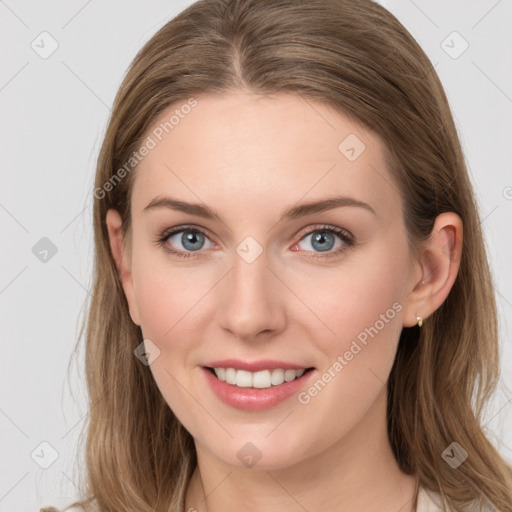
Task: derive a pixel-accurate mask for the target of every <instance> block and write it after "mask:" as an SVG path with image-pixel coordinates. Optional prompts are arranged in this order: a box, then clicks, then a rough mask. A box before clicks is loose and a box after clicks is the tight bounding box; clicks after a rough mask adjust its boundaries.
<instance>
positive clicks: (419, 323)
mask: <svg viewBox="0 0 512 512" xmlns="http://www.w3.org/2000/svg"><path fill="white" fill-rule="evenodd" d="M416 320H417V321H418V327H421V326H422V325H423V318H422V317H421V316H417V317H416Z"/></svg>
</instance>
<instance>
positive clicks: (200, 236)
mask: <svg viewBox="0 0 512 512" xmlns="http://www.w3.org/2000/svg"><path fill="white" fill-rule="evenodd" d="M310 236H312V239H311V241H310V246H311V247H312V248H313V251H311V250H309V249H308V250H304V251H303V252H313V253H316V254H314V255H313V256H312V257H313V258H325V257H330V256H336V255H339V254H340V253H342V252H343V251H345V250H346V249H347V248H348V247H350V246H352V245H354V239H353V237H352V235H351V234H350V233H348V231H345V230H344V229H341V228H337V227H335V226H329V225H322V226H315V227H314V228H313V229H310V230H309V231H308V232H306V233H305V234H304V235H303V236H302V238H301V239H300V241H299V242H298V243H296V244H295V245H294V246H293V247H292V250H293V251H297V249H296V247H299V244H300V243H301V242H302V241H303V240H305V239H306V238H307V237H310ZM336 238H338V239H339V240H341V243H339V244H338V246H337V247H336V248H335V249H336V250H334V251H333V250H332V249H333V247H334V246H335V244H336ZM173 239H174V240H173ZM205 241H209V243H210V247H206V248H211V247H212V246H213V245H214V244H213V243H212V242H211V241H210V240H209V238H208V237H207V236H206V235H205V233H203V231H201V230H200V229H198V228H195V227H193V226H181V227H179V228H176V229H174V230H172V231H166V232H165V233H163V234H162V235H161V236H160V237H159V238H158V239H157V240H156V242H157V244H158V245H161V246H162V247H163V248H164V250H165V251H166V252H168V253H170V254H173V255H175V256H178V257H181V258H191V257H194V256H195V255H194V253H199V252H201V249H204V248H205V247H204V246H205ZM179 244H181V246H182V248H180V247H178V249H177V250H176V249H174V248H173V247H176V246H177V245H178V246H179ZM322 253H325V254H322Z"/></svg>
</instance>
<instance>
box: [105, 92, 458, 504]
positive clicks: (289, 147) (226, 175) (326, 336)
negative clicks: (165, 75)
mask: <svg viewBox="0 0 512 512" xmlns="http://www.w3.org/2000/svg"><path fill="white" fill-rule="evenodd" d="M196 99H197V100H198V105H197V107H196V108H195V109H193V110H192V112H191V113H190V114H188V115H187V116H185V118H184V119H182V120H180V123H179V124H178V125H177V126H175V127H174V129H173V130H172V132H170V133H169V134H168V135H167V136H166V137H165V138H164V139H163V140H162V141H161V142H159V144H158V145H157V146H156V147H155V148H154V149H153V150H152V151H151V152H150V153H149V154H148V155H147V156H146V157H145V158H144V159H143V160H142V162H141V163H140V164H139V166H138V169H137V174H136V179H135V182H134V188H133V192H132V197H131V212H132V222H133V224H132V237H131V240H130V242H129V244H128V245H127V247H125V248H123V237H122V233H121V219H120V216H119V214H118V212H116V211H115V210H109V212H108V214H107V217H106V221H107V225H108V230H109V236H110V243H111V248H112V253H113V255H114V258H115V261H116V264H117V267H118V270H119V273H120V275H121V280H122V283H123V288H124V291H125V293H126V297H127V300H128V304H129V308H130V315H131V317H132V320H133V321H134V322H135V323H136V324H137V325H140V326H141V329H142V332H143V335H144V338H145V339H148V338H149V339H150V340H151V341H152V342H153V343H154V344H155V345H157V346H158V348H159V350H160V355H159V356H158V357H157V358H156V359H155V360H154V362H152V364H151V365H150V367H149V368H150V370H151V372H152V374H153V376H154V378H155V381H156V383H157V385H158V387H159V389H160V390H161V392H162V395H163V396H164V398H165V400H166V401H167V403H168V404H169V406H170V407H171V409H172V410H173V411H174V413H175V414H176V416H177V417H178V418H179V420H180V421H181V422H182V423H183V425H184V426H185V427H186V428H187V430H188V431H189V432H190V433H191V434H192V436H193V437H194V440H195V446H196V450H197V454H198V466H197V468H196V470H195V472H194V474H193V477H192V480H191V482H190V485H189V487H188V490H187V496H186V510H189V508H194V509H195V510H198V511H203V510H208V511H210V512H219V511H222V512H230V511H235V510H236V511H238V510H241V509H246V510H254V511H260V510H262V511H263V510H265V511H266V512H273V511H278V510H279V512H288V511H290V512H291V511H296V510H301V507H303V509H305V510H337V511H340V512H343V511H349V510H365V511H370V512H372V511H379V512H386V511H392V512H396V511H397V510H402V511H406V510H411V500H412V499H413V496H414V486H415V480H414V478H413V476H408V475H405V474H403V473H402V472H401V471H400V469H399V468H398V465H397V463H396V461H395V458H394V456H393V453H392V451H391V447H390V444H389V441H388V438H387V433H386V399H387V391H386V382H387V379H388V375H389V373H390V370H391V367H392V364H393V361H394V357H395V353H396V349H397V345H398V340H399V335H400V332H401V330H402V327H404V326H405V327H410V326H413V325H415V324H416V323H417V320H416V317H417V316H418V315H421V316H422V317H423V319H424V320H423V321H424V322H428V316H429V315H431V314H432V313H433V312H434V311H435V310H436V309H437V308H438V307H439V306H440V305H441V304H442V302H443V301H444V300H445V298H446V296H447V295H448V293H449V291H450V289H451V287H452V285H453V282H454V280H455V277H456V274H457V271H458V267H459V261H460V253H461V247H462V222H461V220H460V218H459V217H458V216H457V215H456V214H454V213H444V214H442V215H440V216H439V217H438V218H437V219H436V222H435V225H434V228H433V231H432V235H431V237H430V238H429V239H428V240H427V241H426V242H425V243H424V244H423V245H422V246H421V251H420V252H419V253H418V254H416V255H413V254H412V253H411V251H410V250H409V246H408V243H407V234H406V230H405V225H404V222H403V213H402V205H403V203H402V200H401V197H400V195H399V193H398V187H397V186H396V185H394V184H393V178H392V176H391V174H390V173H389V171H388V169H386V165H385V161H384V145H383V143H382V141H381V140H380V138H379V137H377V136H376V135H375V134H373V133H372V132H370V131H368V130H366V129H364V128H363V127H362V126H360V125H359V124H357V123H355V122H354V121H351V120H349V119H348V118H346V117H345V116H342V115H341V114H340V113H338V112H336V111H334V110H332V109H331V108H329V107H327V106H325V105H323V104H321V103H315V102H312V101H309V100H308V101H305V100H304V99H302V98H301V97H300V96H297V95H293V94H278V95H274V96H270V97H262V96H256V95H253V94H249V93H246V92H242V91H240V92H230V93H229V94H226V95H224V96H222V97H212V96H199V97H196ZM178 107H179V105H178ZM175 108H177V105H173V106H172V107H171V108H170V109H169V110H168V112H166V113H165V114H163V115H162V117H161V119H159V120H157V122H156V123H155V126H156V125H158V124H159V123H160V122H162V121H164V120H166V119H168V118H169V115H170V114H169V113H170V112H171V111H172V110H174V109H175ZM150 133H151V131H149V132H148V134H150ZM349 134H355V135H356V136H357V137H358V138H359V139H360V140H361V141H362V142H363V143H364V145H365V150H364V152H362V153H361V154H360V156H359V157H358V158H357V159H356V160H354V161H349V160H348V159H347V158H346V157H345V156H344V154H342V153H341V152H340V150H339V149H338V146H339V144H340V142H342V141H343V140H344V139H345V138H346V137H347V136H348V135H349ZM337 194H339V195H342V194H343V195H347V196H351V197H353V198H356V199H358V200H360V201H364V202H365V203H367V204H369V205H370V206H371V207H372V208H373V209H374V211H375V214H373V213H371V212H370V211H368V210H366V209H364V208H360V207H355V206H344V207H338V208H335V209H332V210H328V211H324V212H319V213H313V214H310V215H308V216H307V217H303V218H298V219H294V220H285V221H282V222H279V218H280V215H281V213H282V212H283V211H284V210H285V209H287V208H289V207H292V206H295V205H296V204H297V203H299V202H300V203H303V202H309V201H315V200H320V199H324V198H327V197H331V196H333V195H337ZM163 195H169V196H173V197H174V198H178V199H180V200H182V201H186V202H193V203H201V204H205V205H207V206H208V207H209V208H211V209H213V210H214V211H216V212H217V213H218V214H219V216H220V218H221V219H222V220H219V219H203V218H201V217H198V216H195V215H192V214H188V213H183V212H177V211H174V210H171V209H168V208H155V209H151V210H147V211H145V212H143V209H144V207H145V206H146V205H148V204H149V202H150V201H151V200H152V199H154V198H155V197H157V196H163ZM187 224H191V225H193V226H194V227H195V228H198V229H201V230H202V231H203V232H204V233H205V235H206V238H205V239H204V244H203V246H202V248H200V250H199V251H195V252H194V251H193V250H192V251H191V250H188V251H187V249H186V248H185V247H184V246H183V245H182V243H181V235H182V233H179V234H178V235H177V236H176V235H174V236H172V237H171V238H168V239H167V241H166V243H167V245H173V246H174V248H175V249H176V250H178V251H182V252H185V253H186V252H188V253H191V254H192V257H190V258H189V259H184V258H180V257H178V256H174V255H172V254H169V253H167V252H166V251H165V250H164V248H163V247H162V246H159V245H158V244H156V243H155V240H156V239H157V238H158V237H159V236H160V235H161V234H162V233H163V232H164V231H165V230H168V229H169V228H172V227H175V226H182V225H187ZM323 224H329V225H333V226H335V227H339V228H343V229H345V230H348V231H349V232H350V233H351V234H352V235H353V237H354V238H355V244H354V245H353V246H349V247H347V246H345V250H344V251H343V252H342V253H341V254H338V255H334V256H332V257H328V256H326V253H330V254H333V253H334V252H335V251H336V250H337V248H338V247H340V246H343V244H344V242H343V241H342V240H341V239H339V238H338V237H337V235H332V236H333V237H334V238H329V242H328V244H329V243H332V242H334V246H333V248H332V249H329V251H326V252H321V251H320V250H318V245H316V244H314V243H313V235H311V234H307V233H306V232H308V231H312V230H314V229H315V228H318V227H321V226H322V225H323ZM319 225H320V226H319ZM248 236H251V237H253V238H254V239H255V240H256V241H257V242H258V244H259V245H260V247H261V249H262V253H261V254H260V255H259V257H257V258H256V259H255V261H253V262H252V263H247V261H245V260H244V259H243V258H242V257H241V256H239V254H238V253H237V252H236V248H237V247H238V246H239V244H240V243H241V242H242V241H243V240H244V239H245V238H246V237H248ZM200 244H201V242H199V246H200ZM189 247H190V246H189ZM329 247H330V246H329ZM294 249H295V250H294ZM315 255H317V256H319V257H318V258H315V257H314V256H315ZM393 303H398V304H399V305H400V306H401V309H400V311H398V312H396V314H395V315H394V318H393V319H392V320H389V319H388V322H387V323H385V325H384V327H383V328H381V329H380V330H379V331H378V334H377V335H375V336H374V337H373V338H369V340H368V343H367V345H366V346H364V348H363V349H362V350H361V351H360V352H359V353H358V354H357V356H354V357H353V359H352V360H351V361H349V362H348V364H347V365H346V366H345V367H344V368H343V370H342V371H340V372H339V373H337V374H336V377H335V378H333V379H332V380H331V381H330V382H329V383H328V384H327V385H326V386H325V387H324V388H323V389H322V390H321V392H319V393H318V394H317V395H316V396H314V397H313V398H311V401H310V402H309V403H307V404H301V403H299V401H298V400H297V397H296V396H292V397H290V398H288V399H287V400H285V401H284V402H282V403H280V404H279V405H277V406H275V407H273V408H270V409H267V410H263V411H241V410H238V409H235V408H232V407H229V406H227V405H225V404H224V403H222V402H221V401H220V400H219V399H218V398H217V397H216V395H215V394H214V393H213V392H212V391H211V389H210V388H209V387H208V386H207V385H206V383H205V379H204V375H203V373H202V370H201V365H204V364H206V363H207V362H208V361H211V360H213V359H224V358H228V357H234V358H239V359H245V360H257V359H263V358H265V359H266V358H268V359H279V360H285V361H290V362H293V363H297V364H298V365H299V366H314V367H315V372H316V373H317V375H316V377H317V378H319V377H320V376H321V375H322V373H323V372H325V371H326V370H327V369H328V368H329V367H332V365H333V363H334V362H335V361H336V360H337V357H338V355H340V354H341V355H343V354H344V353H345V351H347V350H348V349H349V348H350V345H351V342H352V341H353V340H354V339H356V338H357V336H358V334H360V333H361V332H362V331H364V329H365V328H367V327H370V326H374V325H375V324H376V321H377V320H378V319H379V318H380V315H381V314H385V312H386V311H387V310H389V309H390V308H392V304H393ZM314 380H316V378H315V379H314ZM247 442H252V443H253V444H254V445H255V446H256V447H257V449H258V450H259V452H260V453H261V459H260V460H259V461H258V462H257V463H256V464H255V465H254V466H253V467H250V468H249V467H246V466H245V465H244V464H243V463H242V462H241V461H240V460H239V458H238V457H237V453H238V451H239V450H240V449H241V448H242V447H243V446H244V445H245V444H246V443H247ZM205 495H206V496H207V499H206V501H205V500H204V496H205ZM401 507H403V508H401Z"/></svg>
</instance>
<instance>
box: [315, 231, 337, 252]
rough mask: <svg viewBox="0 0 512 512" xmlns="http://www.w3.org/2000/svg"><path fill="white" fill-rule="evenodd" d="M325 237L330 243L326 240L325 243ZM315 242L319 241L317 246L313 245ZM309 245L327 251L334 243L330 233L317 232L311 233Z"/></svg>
mask: <svg viewBox="0 0 512 512" xmlns="http://www.w3.org/2000/svg"><path fill="white" fill-rule="evenodd" d="M326 239H327V240H329V239H330V243H329V242H328V243H327V244H325V241H326ZM317 242H318V243H320V246H319V247H315V243H317ZM311 245H312V246H313V247H314V248H315V249H317V250H319V251H329V250H330V249H332V247H333V245H334V236H333V234H332V233H327V234H326V232H317V234H316V235H313V240H312V243H311Z"/></svg>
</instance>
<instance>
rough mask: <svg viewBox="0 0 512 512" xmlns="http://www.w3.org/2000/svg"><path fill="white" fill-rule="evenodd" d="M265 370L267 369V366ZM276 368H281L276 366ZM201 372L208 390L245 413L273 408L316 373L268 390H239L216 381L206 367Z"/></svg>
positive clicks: (297, 390)
mask: <svg viewBox="0 0 512 512" xmlns="http://www.w3.org/2000/svg"><path fill="white" fill-rule="evenodd" d="M223 363H224V362H223ZM216 367H217V366H216ZM218 367H219V368H226V366H223V365H219V366H218ZM233 367H234V366H227V368H233ZM265 368H267V369H268V368H269V366H266V367H265ZM277 368H283V367H282V366H277ZM292 368H293V367H292ZM201 370H202V372H203V373H204V376H205V378H206V380H207V382H208V384H209V386H210V388H211V389H212V390H213V392H214V393H215V394H216V395H217V397H218V398H219V399H220V400H222V401H223V402H224V403H225V404H227V405H229V406H231V407H234V408H236V409H242V410H245V411H260V410H262V409H269V408H271V407H275V406H276V405H278V404H279V403H281V402H282V401H284V400H286V399H287V398H289V397H290V396H292V395H295V394H296V393H298V392H299V391H300V390H301V389H304V388H306V386H307V385H308V382H309V380H310V378H311V375H313V374H314V373H316V372H315V370H312V371H309V372H305V373H304V374H303V375H301V376H300V377H299V378H298V379H295V380H292V381H290V382H283V384H280V385H279V386H270V387H269V388H239V387H238V386H234V385H232V384H228V383H227V382H223V381H222V380H220V379H218V378H217V377H216V376H215V375H213V373H212V372H211V371H210V370H209V369H208V368H206V367H202V368H201Z"/></svg>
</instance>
